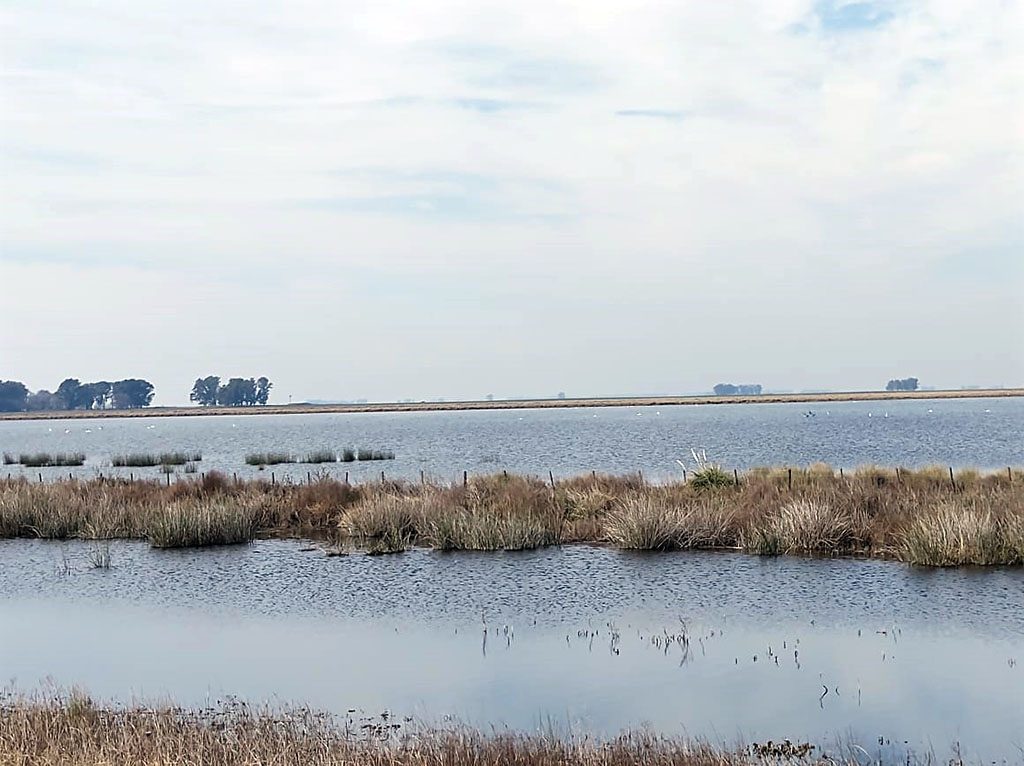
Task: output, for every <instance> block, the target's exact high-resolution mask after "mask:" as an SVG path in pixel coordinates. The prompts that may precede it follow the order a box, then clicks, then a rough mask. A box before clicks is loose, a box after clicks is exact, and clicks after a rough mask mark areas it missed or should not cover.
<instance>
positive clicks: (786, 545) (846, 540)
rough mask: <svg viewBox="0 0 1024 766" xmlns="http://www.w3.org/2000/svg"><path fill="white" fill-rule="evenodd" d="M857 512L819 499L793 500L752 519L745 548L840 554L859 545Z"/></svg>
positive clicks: (763, 552) (744, 538) (745, 535)
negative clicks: (837, 507)
mask: <svg viewBox="0 0 1024 766" xmlns="http://www.w3.org/2000/svg"><path fill="white" fill-rule="evenodd" d="M858 521H859V520H858V518H857V515H856V514H848V513H843V512H840V511H838V510H837V509H836V508H834V507H832V506H831V505H829V504H828V503H826V502H823V501H822V500H819V499H810V498H801V499H797V500H791V501H789V502H787V503H786V504H785V505H783V506H782V507H780V508H779V509H777V510H775V511H773V512H770V513H767V514H765V515H764V516H762V517H760V518H759V519H757V520H756V521H754V522H752V523H751V524H750V525H749V526H748V527H747V529H746V530H745V531H744V532H743V535H742V539H741V542H742V546H743V548H744V549H745V550H748V551H750V552H752V553H758V554H761V555H771V556H775V555H779V554H786V553H828V554H836V553H840V552H848V551H853V550H856V549H857V548H858V547H859V546H858V543H859V538H858V536H857V531H858V528H859V527H860V524H859V523H858Z"/></svg>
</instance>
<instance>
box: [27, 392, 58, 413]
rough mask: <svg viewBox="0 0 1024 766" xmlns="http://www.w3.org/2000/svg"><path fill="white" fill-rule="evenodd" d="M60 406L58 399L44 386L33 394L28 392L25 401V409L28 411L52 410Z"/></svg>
mask: <svg viewBox="0 0 1024 766" xmlns="http://www.w3.org/2000/svg"><path fill="white" fill-rule="evenodd" d="M60 408H61V402H60V399H58V398H57V396H56V395H55V394H51V393H50V392H49V391H47V390H46V389H45V388H41V389H39V390H38V391H36V392H35V393H34V394H29V395H28V400H27V401H26V402H25V409H27V410H29V411H30V412H52V411H53V410H59V409H60Z"/></svg>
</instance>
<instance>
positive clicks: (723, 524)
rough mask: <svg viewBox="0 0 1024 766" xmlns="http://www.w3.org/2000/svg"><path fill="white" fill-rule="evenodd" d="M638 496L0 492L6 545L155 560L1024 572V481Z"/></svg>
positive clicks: (252, 487)
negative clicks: (272, 540)
mask: <svg viewBox="0 0 1024 766" xmlns="http://www.w3.org/2000/svg"><path fill="white" fill-rule="evenodd" d="M728 478H729V479H730V482H729V483H728V484H724V483H697V482H693V481H690V482H682V481H677V482H669V483H666V484H659V485H646V484H645V483H644V482H643V481H642V480H641V479H640V478H639V477H638V476H602V475H588V476H578V477H574V478H571V479H565V480H561V481H554V482H551V481H544V480H542V479H539V478H536V477H530V476H517V475H504V474H495V475H484V476H472V477H468V478H467V480H466V481H465V482H464V483H463V482H461V481H460V482H457V483H453V484H446V483H438V482H430V481H424V482H404V481H389V482H373V483H366V484H361V485H350V484H348V483H346V482H341V481H336V480H334V479H331V478H328V477H325V476H321V477H318V478H316V479H315V480H312V481H309V482H303V483H298V482H290V481H284V482H281V481H278V482H276V483H272V482H266V481H261V480H255V481H229V480H227V479H225V477H223V476H221V475H220V474H217V473H216V472H209V473H207V474H206V475H205V476H203V477H202V478H200V477H198V476H196V477H193V476H187V475H185V476H179V477H178V479H177V480H176V481H172V482H170V483H169V484H167V483H166V482H161V481H156V480H147V481H135V482H130V481H124V480H122V479H105V480H102V479H91V480H67V481H58V482H54V483H35V482H30V481H29V480H27V479H24V478H18V479H6V480H3V479H0V537H42V538H56V539H62V538H83V539H107V538H114V537H122V538H137V539H149V540H150V542H151V543H152V544H154V545H160V546H193V545H211V544H221V543H232V542H246V541H249V540H252V539H253V538H254V537H255V536H261V535H266V536H274V535H276V536H307V537H318V538H327V539H330V540H334V541H337V542H339V543H344V544H346V545H348V544H352V543H354V544H356V545H357V546H361V547H363V548H365V549H366V550H367V551H369V552H372V553H397V552H401V551H404V550H407V549H408V548H410V547H413V546H425V547H431V548H435V549H439V550H522V549H529V548H538V547H544V546H550V545H560V544H566V543H600V544H607V545H611V546H614V547H619V548H627V549H636V550H690V549H719V548H725V549H735V550H743V551H746V552H749V553H752V554H759V555H783V554H790V555H817V556H849V555H856V556H876V557H884V558H892V559H898V560H901V561H905V562H908V563H911V564H921V565H928V566H960V565H965V564H977V565H1022V564H1024V473H1022V472H1020V471H1015V472H1006V471H1004V472H996V473H982V472H978V471H971V470H967V471H961V472H959V473H956V474H954V476H953V478H952V479H951V478H950V476H949V472H948V469H943V470H942V471H939V470H936V469H924V470H921V471H909V470H905V469H887V468H878V467H869V468H865V469H862V470H859V471H851V472H847V473H844V474H843V475H838V474H836V473H834V472H832V471H831V469H827V470H826V468H825V467H822V466H816V467H814V466H812V467H811V468H802V469H792V470H791V469H788V468H787V469H759V470H755V471H750V472H746V473H743V474H729V475H728Z"/></svg>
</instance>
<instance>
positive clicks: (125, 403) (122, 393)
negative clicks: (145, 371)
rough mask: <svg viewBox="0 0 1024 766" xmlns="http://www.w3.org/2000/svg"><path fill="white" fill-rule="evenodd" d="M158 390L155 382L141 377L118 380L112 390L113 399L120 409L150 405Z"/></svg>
mask: <svg viewBox="0 0 1024 766" xmlns="http://www.w3.org/2000/svg"><path fill="white" fill-rule="evenodd" d="M155 393H156V392H155V391H154V389H153V384H152V383H150V382H149V381H148V380H142V379H141V378H128V379H126V380H119V381H117V382H116V383H115V384H114V385H113V387H112V390H111V400H112V401H113V404H114V407H115V408H116V409H119V410H134V409H138V408H140V407H148V406H149V403H150V402H152V401H153V395H154V394H155Z"/></svg>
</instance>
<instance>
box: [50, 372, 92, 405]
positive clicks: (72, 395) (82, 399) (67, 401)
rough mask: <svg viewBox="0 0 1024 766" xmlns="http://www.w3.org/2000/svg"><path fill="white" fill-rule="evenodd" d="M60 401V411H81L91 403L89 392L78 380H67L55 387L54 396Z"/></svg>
mask: <svg viewBox="0 0 1024 766" xmlns="http://www.w3.org/2000/svg"><path fill="white" fill-rule="evenodd" d="M54 395H55V396H56V397H57V399H59V400H60V405H61V409H64V410H83V409H86V408H87V407H88V406H89V405H90V404H91V403H92V395H91V392H89V391H87V390H86V389H85V387H84V386H82V383H81V381H79V380H78V378H67V379H66V380H64V381H62V382H61V384H60V385H59V386H58V387H57V391H56V392H55V394H54Z"/></svg>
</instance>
